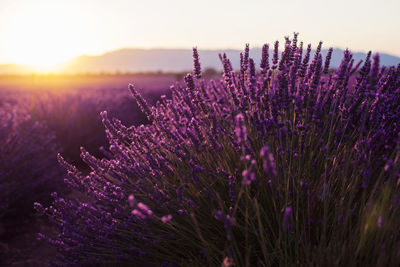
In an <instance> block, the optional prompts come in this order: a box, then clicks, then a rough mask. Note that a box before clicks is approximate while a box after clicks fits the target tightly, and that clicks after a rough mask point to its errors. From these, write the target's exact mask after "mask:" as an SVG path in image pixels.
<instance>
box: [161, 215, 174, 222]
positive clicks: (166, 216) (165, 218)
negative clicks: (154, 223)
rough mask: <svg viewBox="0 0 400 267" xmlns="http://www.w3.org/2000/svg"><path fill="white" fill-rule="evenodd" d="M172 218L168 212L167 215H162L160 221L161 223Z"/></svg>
mask: <svg viewBox="0 0 400 267" xmlns="http://www.w3.org/2000/svg"><path fill="white" fill-rule="evenodd" d="M171 220H172V215H171V214H168V215H165V216H162V217H161V221H162V222H163V223H167V222H169V221H171Z"/></svg>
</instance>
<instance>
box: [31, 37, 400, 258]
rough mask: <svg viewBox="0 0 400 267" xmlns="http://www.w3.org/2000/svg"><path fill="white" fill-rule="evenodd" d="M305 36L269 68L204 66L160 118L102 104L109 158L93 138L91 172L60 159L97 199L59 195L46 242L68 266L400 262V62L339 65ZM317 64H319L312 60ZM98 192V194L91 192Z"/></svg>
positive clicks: (177, 89) (245, 63)
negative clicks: (131, 116) (135, 121)
mask: <svg viewBox="0 0 400 267" xmlns="http://www.w3.org/2000/svg"><path fill="white" fill-rule="evenodd" d="M302 45H303V44H302V43H300V45H298V42H297V34H295V35H294V38H293V39H291V40H290V39H289V38H286V39H285V44H284V50H283V52H282V53H281V54H280V55H279V53H278V47H279V43H278V42H276V43H275V45H274V49H273V53H272V60H269V45H265V46H264V47H263V54H262V60H261V63H260V69H258V70H256V66H255V62H254V60H253V59H251V58H249V46H248V45H246V48H245V50H244V52H243V53H242V54H241V68H240V70H239V71H237V72H235V71H234V70H233V69H232V65H231V63H230V61H229V59H228V58H227V57H226V56H225V55H221V56H220V58H221V61H222V64H223V70H224V71H223V79H221V80H219V81H206V80H204V79H202V77H201V68H200V63H199V55H198V53H197V49H194V53H193V56H194V71H193V74H188V75H187V76H186V77H185V85H182V86H181V85H176V86H173V87H171V89H172V97H171V98H170V99H169V98H163V99H162V100H161V101H159V102H157V103H156V105H154V106H150V105H148V104H147V102H146V101H145V99H144V98H143V97H141V95H140V94H139V93H138V92H137V91H136V89H135V88H134V86H133V85H130V86H129V89H130V91H131V92H132V94H133V96H134V98H135V99H136V101H137V103H138V105H139V107H140V108H141V110H142V111H143V113H144V114H146V116H147V118H148V120H149V121H150V122H151V123H150V124H148V125H141V126H138V127H135V126H131V127H126V126H124V125H123V124H122V123H121V122H120V121H119V120H118V119H111V118H109V116H108V113H107V112H103V113H102V114H101V115H102V119H103V124H104V125H105V128H106V134H107V137H108V140H109V144H110V146H109V152H107V153H106V156H107V158H102V159H98V158H95V157H93V156H91V155H90V154H89V153H88V152H87V151H86V150H85V149H83V148H82V154H81V157H82V159H83V160H84V161H85V162H86V163H87V164H88V166H90V168H91V172H90V174H88V175H84V174H82V172H80V171H79V170H78V169H77V168H76V167H74V166H72V165H70V164H69V163H67V162H66V161H65V160H64V159H63V158H62V157H61V156H59V162H60V163H61V165H63V166H64V167H65V169H66V170H67V173H68V178H66V180H65V181H66V183H67V184H69V185H70V186H71V187H72V188H74V189H77V190H80V191H81V192H83V193H86V194H87V195H88V196H89V200H87V201H83V200H77V199H64V198H61V197H55V200H54V203H53V205H52V206H50V207H48V208H43V207H42V206H41V205H40V204H38V203H37V204H36V207H37V209H38V210H39V211H40V212H42V213H46V214H47V215H48V216H50V217H51V218H52V219H53V221H54V222H55V223H56V224H57V225H58V227H59V230H60V234H59V235H58V236H55V237H45V236H44V235H40V236H41V238H43V239H45V240H47V242H50V243H51V244H53V245H54V246H56V247H57V248H58V251H59V255H58V256H59V258H58V260H59V262H60V263H62V264H66V265H90V266H93V265H107V266H110V265H132V266H177V265H178V266H220V265H221V264H222V265H223V266H233V265H236V266H271V265H285V266H292V265H301V266H315V265H317V266H324V265H332V264H333V265H343V266H347V265H360V266H364V265H385V266H397V265H398V264H399V263H400V246H399V239H400V235H399V234H400V233H399V228H398V226H399V225H400V209H399V205H398V202H399V200H400V195H399V185H398V181H399V168H400V163H399V156H400V150H399V132H400V124H399V122H400V120H399V119H400V113H399V110H398V107H399V106H400V66H399V67H397V68H395V67H388V68H386V67H380V66H379V56H378V55H375V56H374V57H373V59H372V60H371V58H370V57H371V53H369V54H368V56H367V58H366V60H365V61H364V64H363V65H362V67H361V69H360V70H359V71H358V67H359V66H360V65H359V64H357V65H356V66H353V63H354V60H352V54H351V52H350V51H348V50H346V51H345V52H344V58H343V60H342V62H341V65H340V67H339V68H338V69H337V71H336V72H335V73H329V60H330V57H331V51H332V50H330V53H329V54H328V56H327V58H326V59H325V60H324V61H323V59H322V56H321V55H320V50H321V43H320V44H319V45H318V47H317V49H316V52H315V54H314V55H313V57H312V58H311V55H310V52H311V45H309V46H308V47H307V49H306V51H303V48H302ZM310 60H311V61H310ZM90 199H91V200H90Z"/></svg>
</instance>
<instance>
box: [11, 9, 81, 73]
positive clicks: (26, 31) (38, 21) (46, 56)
mask: <svg viewBox="0 0 400 267" xmlns="http://www.w3.org/2000/svg"><path fill="white" fill-rule="evenodd" d="M32 3H36V1H33V2H32ZM40 3H41V4H40V5H39V4H29V5H26V6H23V7H19V9H18V12H17V13H15V14H10V15H9V19H8V24H7V28H6V30H7V31H8V33H7V40H6V41H7V42H8V43H9V44H11V45H9V46H8V47H9V49H8V50H9V51H7V54H8V58H9V61H10V62H12V63H15V64H21V65H27V66H31V67H33V68H34V69H35V70H36V71H38V72H51V71H54V70H56V68H57V67H58V66H59V65H60V64H62V63H64V62H66V61H68V60H69V59H72V58H74V57H76V56H78V55H80V54H81V53H82V52H83V45H84V41H82V40H84V33H83V32H82V31H79V29H80V28H82V25H79V21H80V22H81V20H77V19H75V18H76V16H74V14H76V13H77V9H76V8H72V7H71V6H68V5H60V4H59V3H60V2H58V1H40ZM78 11H79V10H78Z"/></svg>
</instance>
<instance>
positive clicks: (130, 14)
mask: <svg viewBox="0 0 400 267" xmlns="http://www.w3.org/2000/svg"><path fill="white" fill-rule="evenodd" d="M399 10H400V1H398V0H385V1H381V2H380V1H375V0H356V1H351V0H336V1H317V0H306V1H297V0H279V1H278V0H275V1H269V0H247V1H236V0H214V1H211V0H198V1H191V0H147V1H144V0H143V1H136V0H112V1H108V0H63V1H61V0H1V1H0V64H3V63H17V64H27V65H32V66H36V67H43V68H49V67H51V66H53V65H56V64H58V63H62V62H64V61H67V60H69V59H71V58H73V57H75V56H79V55H82V54H100V53H103V52H106V51H110V50H115V49H118V48H123V47H139V48H191V47H192V46H198V47H199V49H213V48H223V49H226V48H243V46H244V44H245V43H247V42H248V43H250V44H251V46H252V47H255V46H261V45H262V44H263V43H266V42H270V43H271V42H273V41H274V40H277V39H279V40H282V39H283V37H284V36H285V35H291V34H292V33H293V32H294V31H296V32H299V33H300V36H299V38H300V39H301V40H303V41H305V42H307V43H312V44H315V45H316V44H317V43H318V41H319V40H323V41H324V46H325V47H328V46H334V47H339V48H346V47H349V48H351V49H352V50H354V51H363V52H364V51H367V50H370V49H371V50H373V51H377V52H385V53H390V54H393V55H397V56H400V34H399V26H400V16H399V15H398V13H399Z"/></svg>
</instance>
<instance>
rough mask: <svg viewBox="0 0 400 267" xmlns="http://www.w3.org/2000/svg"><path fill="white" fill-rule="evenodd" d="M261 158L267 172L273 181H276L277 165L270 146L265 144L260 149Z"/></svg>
mask: <svg viewBox="0 0 400 267" xmlns="http://www.w3.org/2000/svg"><path fill="white" fill-rule="evenodd" d="M260 156H261V159H262V160H263V168H264V171H265V173H266V174H267V175H268V176H269V178H270V180H271V181H275V179H276V177H277V175H278V172H277V171H276V165H275V160H274V155H273V154H272V153H271V151H270V150H269V146H268V145H265V146H264V147H263V148H262V149H261V151H260Z"/></svg>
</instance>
